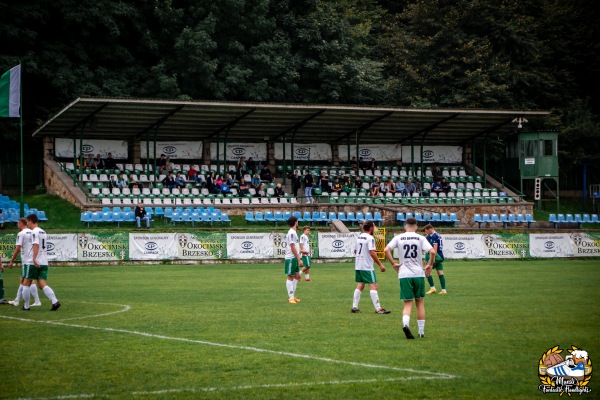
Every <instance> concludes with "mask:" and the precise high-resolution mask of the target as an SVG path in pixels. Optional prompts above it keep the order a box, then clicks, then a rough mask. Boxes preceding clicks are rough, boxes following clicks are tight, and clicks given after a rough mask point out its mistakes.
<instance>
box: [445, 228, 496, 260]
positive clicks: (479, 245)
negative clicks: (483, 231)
mask: <svg viewBox="0 0 600 400" xmlns="http://www.w3.org/2000/svg"><path fill="white" fill-rule="evenodd" d="M442 239H443V241H444V258H447V259H453V258H469V259H476V258H484V257H485V256H486V249H485V248H484V241H483V240H482V235H469V234H452V235H442Z"/></svg>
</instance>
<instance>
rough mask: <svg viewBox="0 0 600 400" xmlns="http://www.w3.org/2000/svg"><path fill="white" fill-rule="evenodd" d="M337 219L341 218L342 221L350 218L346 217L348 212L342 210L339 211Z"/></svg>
mask: <svg viewBox="0 0 600 400" xmlns="http://www.w3.org/2000/svg"><path fill="white" fill-rule="evenodd" d="M337 219H339V220H340V221H342V222H348V218H346V213H345V212H342V211H340V212H338V214H337Z"/></svg>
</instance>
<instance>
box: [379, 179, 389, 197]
mask: <svg viewBox="0 0 600 400" xmlns="http://www.w3.org/2000/svg"><path fill="white" fill-rule="evenodd" d="M388 188H389V186H388V184H387V182H381V183H380V184H379V193H381V194H382V195H384V196H385V194H386V193H387V192H388Z"/></svg>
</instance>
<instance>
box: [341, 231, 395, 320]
mask: <svg viewBox="0 0 600 400" xmlns="http://www.w3.org/2000/svg"><path fill="white" fill-rule="evenodd" d="M362 228H363V233H361V234H360V235H359V236H358V237H357V238H356V247H355V248H354V255H355V259H354V278H355V281H356V289H354V299H353V301H352V309H351V310H350V311H351V312H353V313H359V312H360V309H359V308H358V303H359V302H360V295H361V293H362V291H363V289H364V288H365V283H368V284H369V288H370V289H371V290H370V294H371V301H373V306H374V307H375V313H376V314H389V313H390V311H387V310H385V309H383V308H381V306H380V305H379V293H378V292H377V289H378V288H379V285H377V277H376V276H375V270H374V268H373V263H375V262H376V263H377V265H379V270H380V271H381V272H385V267H384V266H383V264H382V263H381V261H379V258H378V257H377V252H376V251H375V238H374V237H373V231H374V230H375V224H373V221H365V223H364V225H363V227H362Z"/></svg>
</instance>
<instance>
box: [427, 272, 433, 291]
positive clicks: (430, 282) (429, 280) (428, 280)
mask: <svg viewBox="0 0 600 400" xmlns="http://www.w3.org/2000/svg"><path fill="white" fill-rule="evenodd" d="M427 283H429V286H430V287H431V289H433V288H434V287H435V284H434V283H433V276H431V275H429V276H428V277H427Z"/></svg>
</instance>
